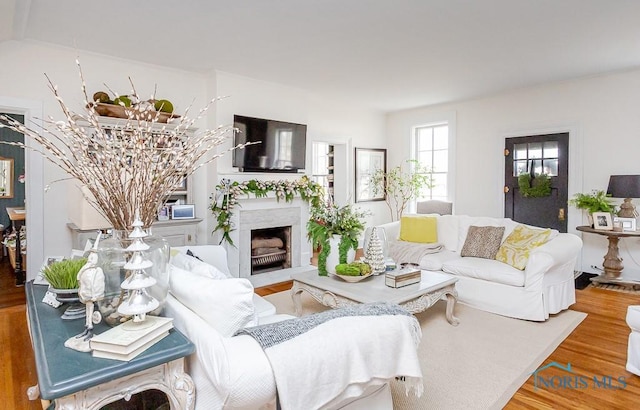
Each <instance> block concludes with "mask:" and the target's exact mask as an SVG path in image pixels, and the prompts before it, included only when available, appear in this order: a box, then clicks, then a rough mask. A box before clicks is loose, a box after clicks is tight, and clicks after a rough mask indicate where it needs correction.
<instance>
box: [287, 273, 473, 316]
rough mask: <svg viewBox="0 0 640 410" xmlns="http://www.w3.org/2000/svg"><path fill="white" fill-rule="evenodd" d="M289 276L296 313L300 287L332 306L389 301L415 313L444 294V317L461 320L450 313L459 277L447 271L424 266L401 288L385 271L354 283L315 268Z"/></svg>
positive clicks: (299, 300) (300, 312)
mask: <svg viewBox="0 0 640 410" xmlns="http://www.w3.org/2000/svg"><path fill="white" fill-rule="evenodd" d="M291 279H293V287H292V288H291V298H292V299H293V304H294V306H295V309H296V315H297V316H300V315H301V314H302V301H301V299H300V297H301V294H302V292H303V291H305V292H307V293H309V295H311V297H312V298H314V299H315V300H316V301H318V302H319V303H321V304H322V305H324V306H328V307H330V308H334V309H335V308H340V307H344V306H351V305H356V304H360V303H371V302H391V303H397V304H398V305H400V306H402V307H404V308H405V309H407V310H408V311H409V312H410V313H414V314H415V313H420V312H424V311H425V310H427V309H429V308H430V307H431V306H433V305H434V304H435V303H436V302H437V301H438V300H440V299H442V298H443V297H445V298H446V299H447V309H446V317H447V321H448V322H449V323H450V324H452V325H453V326H457V325H458V323H460V321H459V320H458V318H456V317H455V316H454V315H453V309H454V307H455V304H456V302H457V297H458V292H456V288H455V283H456V282H457V281H458V278H456V277H455V276H452V275H448V274H446V273H442V272H434V271H427V270H423V271H422V278H421V280H420V282H419V283H415V284H413V285H408V286H403V287H401V288H391V287H389V286H387V285H385V284H384V274H382V275H378V276H371V277H369V278H367V279H364V280H362V281H360V282H356V283H348V282H345V281H343V280H342V279H340V278H339V277H336V276H335V275H330V276H319V275H318V272H317V271H309V272H302V273H295V274H292V275H291Z"/></svg>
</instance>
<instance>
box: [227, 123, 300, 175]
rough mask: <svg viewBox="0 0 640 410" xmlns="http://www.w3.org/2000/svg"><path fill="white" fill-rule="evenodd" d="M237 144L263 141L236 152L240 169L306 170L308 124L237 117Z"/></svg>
mask: <svg viewBox="0 0 640 410" xmlns="http://www.w3.org/2000/svg"><path fill="white" fill-rule="evenodd" d="M233 125H234V127H235V128H236V130H235V132H234V138H233V139H234V146H235V145H238V144H244V143H247V142H260V143H259V144H254V145H249V146H247V147H245V148H244V149H236V150H234V151H233V166H234V167H238V168H239V169H240V172H298V170H304V168H305V157H306V148H307V126H306V125H304V124H294V123H290V122H283V121H274V120H265V119H262V118H252V117H244V116H241V115H234V116H233Z"/></svg>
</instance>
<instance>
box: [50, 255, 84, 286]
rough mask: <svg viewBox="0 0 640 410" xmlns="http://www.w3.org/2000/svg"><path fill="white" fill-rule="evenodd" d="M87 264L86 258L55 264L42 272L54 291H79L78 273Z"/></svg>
mask: <svg viewBox="0 0 640 410" xmlns="http://www.w3.org/2000/svg"><path fill="white" fill-rule="evenodd" d="M85 263H87V259H86V258H80V259H67V260H63V261H58V262H53V263H52V264H51V265H49V266H47V267H45V268H44V269H43V270H42V275H43V276H44V277H45V279H46V280H47V282H49V284H50V285H51V287H52V288H54V289H77V288H78V272H80V269H81V268H82V267H83V266H84V265H85Z"/></svg>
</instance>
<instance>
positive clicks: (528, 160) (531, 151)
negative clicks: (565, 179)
mask: <svg viewBox="0 0 640 410" xmlns="http://www.w3.org/2000/svg"><path fill="white" fill-rule="evenodd" d="M558 152H559V151H558V141H545V142H529V143H524V144H514V146H513V176H514V177H517V176H518V175H520V174H524V173H529V174H532V175H540V174H542V173H544V174H547V175H549V176H550V177H557V176H558V160H559V158H558Z"/></svg>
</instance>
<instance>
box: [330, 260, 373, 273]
mask: <svg viewBox="0 0 640 410" xmlns="http://www.w3.org/2000/svg"><path fill="white" fill-rule="evenodd" d="M336 273H337V274H338V275H346V276H365V275H368V274H370V273H371V266H370V265H369V264H368V263H364V262H351V263H341V264H339V265H336Z"/></svg>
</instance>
